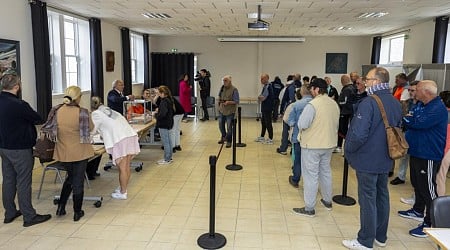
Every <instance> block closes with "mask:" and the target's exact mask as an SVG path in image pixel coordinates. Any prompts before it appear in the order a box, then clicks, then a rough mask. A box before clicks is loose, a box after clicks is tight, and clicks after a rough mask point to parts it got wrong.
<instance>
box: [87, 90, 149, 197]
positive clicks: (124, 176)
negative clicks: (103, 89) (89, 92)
mask: <svg viewBox="0 0 450 250" xmlns="http://www.w3.org/2000/svg"><path fill="white" fill-rule="evenodd" d="M91 109H92V111H93V112H92V120H93V122H94V125H95V127H94V130H93V133H97V132H98V133H99V134H100V136H101V137H102V138H103V143H104V144H105V149H106V152H107V153H108V154H110V155H112V161H113V164H115V165H116V166H118V167H119V184H120V186H119V187H118V188H116V189H115V190H114V192H113V193H112V194H111V197H112V198H114V199H119V200H126V199H127V198H128V192H127V186H128V182H129V180H130V176H131V170H130V164H131V160H132V159H133V157H134V156H135V155H137V154H138V153H139V152H140V148H139V138H138V135H137V133H136V131H134V129H133V128H132V127H131V126H130V124H128V122H127V120H126V119H125V117H123V116H122V115H121V114H120V113H118V112H116V111H114V110H112V109H110V108H108V107H106V106H104V105H103V104H102V102H101V99H100V97H98V96H94V97H92V98H91Z"/></svg>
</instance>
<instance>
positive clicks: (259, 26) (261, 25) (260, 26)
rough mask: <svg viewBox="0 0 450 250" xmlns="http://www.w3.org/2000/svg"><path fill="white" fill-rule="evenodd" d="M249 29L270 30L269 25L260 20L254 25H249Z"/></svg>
mask: <svg viewBox="0 0 450 250" xmlns="http://www.w3.org/2000/svg"><path fill="white" fill-rule="evenodd" d="M248 29H249V30H268V29H269V23H267V22H265V21H262V20H258V21H256V22H253V23H248Z"/></svg>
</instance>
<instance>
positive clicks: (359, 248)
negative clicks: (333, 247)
mask: <svg viewBox="0 0 450 250" xmlns="http://www.w3.org/2000/svg"><path fill="white" fill-rule="evenodd" d="M342 245H344V247H346V248H348V249H353V250H367V249H369V250H370V249H373V248H368V247H365V246H363V245H361V243H359V241H358V240H357V239H353V240H343V241H342Z"/></svg>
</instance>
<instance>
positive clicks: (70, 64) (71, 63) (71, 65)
mask: <svg viewBox="0 0 450 250" xmlns="http://www.w3.org/2000/svg"><path fill="white" fill-rule="evenodd" d="M77 71H78V68H77V59H76V58H75V57H68V56H66V72H68V73H69V72H75V73H76V72H77Z"/></svg>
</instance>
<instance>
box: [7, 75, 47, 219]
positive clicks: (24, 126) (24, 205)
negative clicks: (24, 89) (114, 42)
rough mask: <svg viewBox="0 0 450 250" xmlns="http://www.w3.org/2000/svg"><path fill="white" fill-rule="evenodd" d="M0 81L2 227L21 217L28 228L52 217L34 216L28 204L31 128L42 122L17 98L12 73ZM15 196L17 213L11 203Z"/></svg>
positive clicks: (16, 83)
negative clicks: (3, 211)
mask: <svg viewBox="0 0 450 250" xmlns="http://www.w3.org/2000/svg"><path fill="white" fill-rule="evenodd" d="M0 79H1V80H0V83H1V89H3V90H2V92H1V94H0V157H1V159H2V175H3V188H2V200H3V207H4V209H5V220H4V221H3V223H5V224H8V223H11V222H13V221H14V220H15V219H16V218H17V217H19V216H21V215H22V214H23V226H24V227H29V226H32V225H35V224H39V223H42V222H45V221H47V220H49V219H50V218H51V217H52V216H51V215H50V214H46V215H40V214H37V213H36V210H35V209H34V208H33V205H32V204H31V181H32V174H33V165H34V159H33V154H32V152H33V150H32V148H33V146H34V144H36V127H35V125H36V124H39V123H40V122H41V121H42V119H41V117H40V116H39V114H38V113H37V112H36V111H34V110H33V109H32V108H31V107H30V105H29V104H28V103H27V102H25V101H23V100H21V99H19V98H18V97H17V95H18V93H20V89H21V83H20V78H19V77H18V76H17V75H16V74H15V73H7V74H5V75H3V76H2V77H1V78H0ZM16 194H17V201H18V203H19V210H17V207H16V203H15V197H16Z"/></svg>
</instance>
